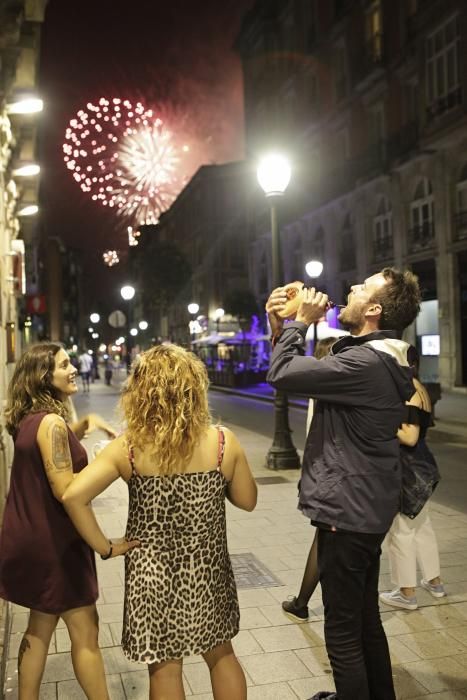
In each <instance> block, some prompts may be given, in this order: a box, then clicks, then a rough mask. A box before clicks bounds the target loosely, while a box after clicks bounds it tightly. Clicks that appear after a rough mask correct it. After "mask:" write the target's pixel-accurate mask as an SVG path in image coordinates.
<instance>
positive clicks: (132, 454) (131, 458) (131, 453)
mask: <svg viewBox="0 0 467 700" xmlns="http://www.w3.org/2000/svg"><path fill="white" fill-rule="evenodd" d="M128 460H129V462H130V465H131V475H132V476H138V472H137V471H136V469H135V452H134V450H133V445H128Z"/></svg>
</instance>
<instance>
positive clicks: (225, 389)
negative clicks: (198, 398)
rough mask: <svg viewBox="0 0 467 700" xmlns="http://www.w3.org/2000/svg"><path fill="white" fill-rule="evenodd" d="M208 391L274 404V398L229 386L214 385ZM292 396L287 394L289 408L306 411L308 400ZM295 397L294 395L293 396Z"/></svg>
mask: <svg viewBox="0 0 467 700" xmlns="http://www.w3.org/2000/svg"><path fill="white" fill-rule="evenodd" d="M209 390H210V391H218V392H219V393H221V394H232V395H233V396H241V397H242V398H244V399H253V400H255V401H263V402H264V403H271V404H273V403H274V396H266V395H264V394H254V393H253V392H250V391H242V390H241V389H235V387H230V386H217V385H214V384H210V385H209ZM292 396H294V394H292V395H290V394H289V406H293V408H301V409H302V410H303V411H306V410H308V399H307V398H303V399H300V398H298V397H296V398H292ZM295 396H296V395H295Z"/></svg>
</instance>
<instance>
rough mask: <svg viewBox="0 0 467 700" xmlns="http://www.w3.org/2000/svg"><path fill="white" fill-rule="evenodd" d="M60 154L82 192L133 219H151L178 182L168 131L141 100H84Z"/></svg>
mask: <svg viewBox="0 0 467 700" xmlns="http://www.w3.org/2000/svg"><path fill="white" fill-rule="evenodd" d="M63 154H64V156H63V157H64V161H65V164H66V167H67V168H68V169H69V170H70V171H71V172H72V174H73V178H74V179H75V180H76V182H77V183H78V184H79V186H80V187H81V189H82V190H83V192H86V193H88V194H89V195H90V196H91V198H92V199H93V200H94V201H96V202H99V203H100V204H102V205H103V206H105V207H109V208H110V209H113V210H114V211H116V212H117V213H118V214H119V215H121V216H123V217H125V218H126V219H128V220H132V221H133V222H135V223H137V224H154V223H157V221H158V219H159V216H160V214H161V213H162V212H163V211H165V210H166V209H167V208H168V207H169V206H170V205H171V203H172V202H173V201H174V199H175V197H176V196H177V194H178V193H179V191H180V189H181V187H182V186H183V179H182V178H181V177H180V176H179V163H180V155H179V151H178V148H177V145H176V143H175V141H174V137H173V134H172V132H171V131H169V130H168V129H167V128H166V127H165V126H164V124H163V122H162V120H161V119H160V118H159V117H157V116H155V115H154V113H153V110H152V109H146V108H145V107H144V106H143V104H142V103H141V102H136V103H134V104H133V103H132V102H130V100H121V99H119V98H113V99H110V100H108V99H106V98H105V97H101V99H100V100H99V101H98V103H97V104H93V103H91V102H89V103H88V104H87V105H86V109H81V110H80V111H79V112H78V113H77V115H76V117H74V118H73V119H71V120H70V123H69V125H68V128H67V130H66V133H65V142H64V144H63Z"/></svg>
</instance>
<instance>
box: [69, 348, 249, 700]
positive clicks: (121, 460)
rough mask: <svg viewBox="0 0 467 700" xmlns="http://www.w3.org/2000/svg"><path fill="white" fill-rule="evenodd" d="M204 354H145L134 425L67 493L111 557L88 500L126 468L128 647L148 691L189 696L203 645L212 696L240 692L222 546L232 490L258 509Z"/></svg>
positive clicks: (130, 386)
mask: <svg viewBox="0 0 467 700" xmlns="http://www.w3.org/2000/svg"><path fill="white" fill-rule="evenodd" d="M207 389H208V378H207V372H206V369H205V367H204V365H203V363H202V362H201V361H200V360H199V359H198V358H197V357H196V356H195V355H194V354H192V353H190V352H187V351H186V350H183V349H182V348H180V347H177V346H175V345H158V346H155V347H153V348H152V349H150V350H148V351H146V352H144V353H142V354H141V356H140V358H139V360H138V361H137V362H136V364H135V366H134V369H133V371H132V373H131V374H130V377H129V379H128V382H127V385H126V387H125V389H124V392H123V395H122V400H121V403H122V408H123V411H124V415H125V420H126V424H127V430H126V432H125V434H124V435H122V436H121V437H120V438H118V439H117V440H115V441H113V443H111V444H110V445H109V446H108V447H106V448H105V449H104V450H103V451H102V452H101V453H100V454H99V455H98V457H97V458H96V460H95V461H94V462H93V463H92V464H90V465H89V468H87V469H85V470H83V472H82V473H81V474H80V475H79V477H78V478H77V479H75V480H74V482H73V484H71V485H70V487H69V489H68V490H67V493H66V494H65V496H64V504H65V507H66V509H67V510H68V513H69V515H70V517H71V519H72V520H73V522H74V523H75V525H76V528H77V529H78V531H79V532H80V533H81V535H82V536H83V538H84V539H85V540H86V541H87V542H88V544H89V545H90V546H91V547H93V549H95V550H96V551H97V552H99V553H100V554H101V555H104V556H105V558H110V557H114V556H116V555H117V554H121V553H122V552H123V551H124V550H122V549H121V546H122V545H121V544H118V543H115V542H114V541H109V540H108V539H107V538H106V536H105V535H104V534H103V532H102V531H101V529H100V527H99V525H98V523H97V521H96V519H95V517H94V515H93V513H92V510H91V509H90V508H89V506H88V504H89V502H90V501H91V500H92V499H93V498H95V497H96V496H97V495H98V494H99V493H101V492H102V491H103V490H104V489H105V488H107V486H109V485H110V484H111V483H112V482H113V481H115V480H116V479H118V478H119V477H121V478H123V479H124V480H125V481H126V482H127V483H128V489H129V513H128V524H127V531H126V538H127V539H128V540H130V541H131V542H132V543H134V542H135V541H137V542H138V543H139V544H140V546H139V547H136V548H135V549H132V550H131V551H128V552H127V553H126V558H125V603H124V619H123V635H122V647H123V651H124V653H125V655H126V656H127V658H128V659H130V660H132V661H139V662H142V663H145V664H147V665H148V670H149V678H150V698H151V700H156V699H160V698H170V699H171V700H182V699H183V698H185V694H184V690H183V681H182V664H183V658H184V657H185V656H189V655H192V654H202V656H203V658H204V660H205V661H206V663H207V665H208V667H209V671H210V675H211V684H212V690H213V694H214V698H215V700H244V699H245V698H246V682H245V676H244V673H243V670H242V667H241V666H240V664H239V662H238V660H237V658H236V656H235V654H234V652H233V649H232V644H231V640H232V638H233V637H235V635H236V634H237V633H238V630H239V607H238V600H237V591H236V586H235V580H234V577H233V572H232V566H231V563H230V557H229V553H228V549H227V538H226V520H225V498H228V499H229V500H230V501H231V503H233V504H234V505H235V506H237V507H238V508H242V509H243V510H248V511H249V510H253V508H254V507H255V505H256V497H257V488H256V483H255V481H254V479H253V477H252V474H251V471H250V467H249V465H248V462H247V459H246V457H245V454H244V452H243V450H242V448H241V446H240V444H239V443H238V441H237V438H236V437H235V435H234V434H233V433H232V432H231V431H230V430H227V428H223V427H220V426H213V425H212V424H211V418H210V414H209V407H208V399H207Z"/></svg>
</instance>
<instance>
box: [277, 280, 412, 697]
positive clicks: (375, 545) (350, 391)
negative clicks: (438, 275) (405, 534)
mask: <svg viewBox="0 0 467 700" xmlns="http://www.w3.org/2000/svg"><path fill="white" fill-rule="evenodd" d="M286 301H287V295H286V294H285V293H284V290H283V288H282V287H279V288H277V289H275V290H274V291H273V292H272V294H271V296H270V297H269V299H268V302H267V304H266V310H267V312H268V315H269V320H270V324H271V329H272V332H273V336H274V338H275V348H274V350H273V353H272V357H271V365H270V369H269V373H268V377H267V379H268V381H269V382H270V383H271V384H272V385H273V386H274V387H276V388H277V389H280V390H284V391H290V392H296V391H300V392H302V393H303V392H305V393H307V394H308V395H309V396H311V397H312V398H314V399H316V406H315V413H314V416H313V421H312V426H311V430H312V431H313V439H308V440H307V443H306V445H305V452H304V458H303V467H302V478H301V484H300V493H299V508H300V509H301V510H302V512H303V513H304V515H305V516H307V517H308V518H309V519H310V521H311V523H312V524H313V525H314V526H316V527H317V528H318V568H319V572H320V583H321V589H322V595H323V603H324V615H325V623H324V629H325V641H326V649H327V652H328V656H329V659H330V662H331V666H332V670H333V676H334V682H335V686H336V693H337V697H338V699H339V700H370V699H371V700H395V693H394V684H393V678H392V672H391V662H390V657H389V650H388V644H387V640H386V636H385V634H384V630H383V626H382V623H381V618H380V613H379V607H378V576H379V564H380V555H381V544H382V542H383V539H384V536H385V534H386V532H387V531H388V530H389V528H390V526H391V524H392V521H393V519H394V516H395V514H396V513H397V511H398V505H399V496H400V486H401V475H400V464H399V443H398V439H397V431H398V428H399V425H400V424H401V422H402V420H403V417H404V412H405V402H406V401H407V400H408V399H409V398H410V397H411V396H412V394H413V387H412V381H411V371H410V369H409V367H408V362H407V350H408V347H409V346H408V345H407V343H404V342H403V341H401V340H399V337H400V335H401V333H402V331H403V329H404V328H406V327H407V326H408V325H409V324H410V323H412V322H413V320H414V319H415V317H416V315H417V313H418V311H419V304H420V290H419V286H418V282H417V279H416V277H415V276H414V275H413V274H412V273H411V272H408V271H407V272H399V271H398V270H395V269H394V268H384V269H383V270H382V271H381V272H379V273H377V274H375V275H372V276H371V277H369V278H367V279H366V280H365V281H364V282H363V284H356V285H354V286H352V287H351V292H350V294H349V295H348V299H347V305H346V306H345V307H344V308H343V309H342V310H341V312H340V314H339V317H338V318H339V321H340V322H341V323H342V324H343V325H344V326H346V327H347V328H348V329H349V330H350V331H351V333H352V334H353V335H350V336H346V337H345V338H342V339H341V340H339V341H338V342H337V343H335V344H334V345H333V347H332V350H331V354H330V356H329V357H327V358H325V359H324V360H316V359H315V358H314V357H306V356H305V355H304V352H305V335H306V331H307V328H308V326H309V325H310V324H311V323H314V322H316V321H318V319H319V318H320V317H321V316H322V315H323V313H324V311H325V309H326V307H327V305H328V302H329V300H328V297H327V295H326V294H323V293H321V292H317V291H316V290H315V289H314V288H311V289H306V290H304V292H303V300H302V302H301V304H300V306H299V308H298V311H297V313H296V318H295V321H294V322H291V323H289V324H288V325H286V326H284V325H283V320H282V319H281V317H280V316H279V314H280V313H281V312H283V311H284V308H285V306H286ZM332 695H334V694H332V693H329V696H332ZM316 697H325V694H319V695H318V696H316Z"/></svg>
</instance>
